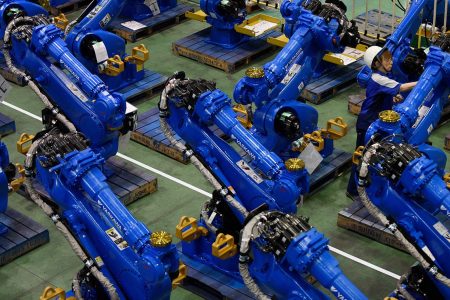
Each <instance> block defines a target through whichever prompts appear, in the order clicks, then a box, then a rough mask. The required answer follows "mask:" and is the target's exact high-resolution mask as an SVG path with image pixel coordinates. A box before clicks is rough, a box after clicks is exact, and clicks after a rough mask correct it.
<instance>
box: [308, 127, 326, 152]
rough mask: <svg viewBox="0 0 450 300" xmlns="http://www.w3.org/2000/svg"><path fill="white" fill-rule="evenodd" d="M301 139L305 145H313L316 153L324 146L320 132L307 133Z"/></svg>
mask: <svg viewBox="0 0 450 300" xmlns="http://www.w3.org/2000/svg"><path fill="white" fill-rule="evenodd" d="M303 139H304V141H305V143H306V144H308V143H310V142H311V143H313V145H314V146H315V147H316V150H317V151H319V152H320V151H322V150H323V148H324V146H325V141H324V140H323V137H322V134H321V132H320V131H318V130H316V131H313V132H312V133H307V134H305V135H304V136H303Z"/></svg>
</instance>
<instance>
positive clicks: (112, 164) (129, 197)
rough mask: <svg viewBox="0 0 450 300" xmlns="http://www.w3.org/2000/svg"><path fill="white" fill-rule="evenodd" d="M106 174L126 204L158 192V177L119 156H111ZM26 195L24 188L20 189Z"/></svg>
mask: <svg viewBox="0 0 450 300" xmlns="http://www.w3.org/2000/svg"><path fill="white" fill-rule="evenodd" d="M104 174H105V175H106V177H107V182H108V184H109V185H110V187H111V189H112V191H113V192H114V194H116V196H117V197H118V198H119V199H120V201H121V202H122V203H123V204H124V205H128V204H131V203H133V202H134V201H136V200H138V199H140V198H142V197H145V196H147V195H149V194H152V193H154V192H156V190H157V186H158V184H157V179H156V177H154V176H152V175H150V174H148V173H147V172H146V171H144V170H143V169H141V168H139V167H136V166H134V165H133V164H131V163H129V162H126V161H125V160H123V159H121V158H119V157H111V158H110V159H108V161H107V162H106V164H105V171H104ZM35 188H36V190H37V191H38V193H39V194H40V195H41V196H42V197H43V198H47V199H49V196H48V194H47V193H46V192H45V190H44V189H43V188H42V187H41V186H40V185H38V184H36V183H35ZM19 191H20V193H22V194H23V195H24V196H27V195H26V194H25V191H24V190H22V189H21V190H19Z"/></svg>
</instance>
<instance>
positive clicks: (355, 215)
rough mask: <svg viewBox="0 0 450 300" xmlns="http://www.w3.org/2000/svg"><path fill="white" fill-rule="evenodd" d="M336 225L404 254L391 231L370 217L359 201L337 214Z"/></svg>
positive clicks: (401, 245)
mask: <svg viewBox="0 0 450 300" xmlns="http://www.w3.org/2000/svg"><path fill="white" fill-rule="evenodd" d="M337 225H338V226H339V227H342V228H345V229H349V230H351V231H354V232H357V233H359V234H361V235H364V236H366V237H368V238H370V239H372V240H375V241H377V242H380V243H382V244H385V245H388V246H391V247H394V248H397V249H399V250H402V251H405V252H406V249H405V248H404V246H403V244H401V243H400V242H399V241H398V240H397V238H396V237H395V236H394V234H393V233H392V231H390V230H389V229H387V228H386V227H384V226H383V225H382V224H381V223H380V222H379V221H378V219H376V218H375V217H374V216H372V215H371V214H370V213H369V212H368V211H367V208H366V207H365V206H364V204H363V203H362V202H361V201H360V200H359V199H358V200H355V201H353V203H352V204H351V205H350V206H349V207H347V208H345V209H343V210H341V211H340V212H339V214H338V219H337Z"/></svg>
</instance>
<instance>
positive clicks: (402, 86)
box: [400, 81, 417, 92]
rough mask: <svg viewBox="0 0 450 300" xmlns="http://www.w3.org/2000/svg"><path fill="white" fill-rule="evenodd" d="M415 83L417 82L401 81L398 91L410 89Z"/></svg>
mask: <svg viewBox="0 0 450 300" xmlns="http://www.w3.org/2000/svg"><path fill="white" fill-rule="evenodd" d="M416 84H417V81H414V82H408V83H403V84H402V85H400V92H407V91H410V90H412V89H413V88H414V87H415V86H416Z"/></svg>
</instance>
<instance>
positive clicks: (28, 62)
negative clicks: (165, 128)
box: [3, 15, 180, 299]
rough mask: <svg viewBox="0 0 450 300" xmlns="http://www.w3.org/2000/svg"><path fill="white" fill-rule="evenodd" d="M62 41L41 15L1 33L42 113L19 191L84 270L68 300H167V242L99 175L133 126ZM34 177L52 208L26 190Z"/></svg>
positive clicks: (171, 256)
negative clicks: (52, 225) (50, 223)
mask: <svg viewBox="0 0 450 300" xmlns="http://www.w3.org/2000/svg"><path fill="white" fill-rule="evenodd" d="M62 37H63V33H62V32H61V31H60V30H59V29H58V28H56V27H55V26H54V25H52V24H49V23H48V19H47V18H46V17H45V16H42V15H41V16H33V17H21V16H18V17H17V18H15V19H14V20H12V21H11V22H10V23H9V24H8V26H7V27H6V29H5V34H4V46H5V48H4V51H3V54H4V56H5V59H6V61H7V64H8V66H9V67H10V69H11V70H12V71H13V72H15V73H16V74H18V75H21V76H24V78H25V79H26V82H27V83H28V85H29V86H30V87H31V88H33V90H34V91H35V92H36V93H37V94H38V96H39V97H40V98H41V99H42V100H43V101H44V103H45V104H46V106H47V108H46V109H45V110H44V118H43V120H44V123H45V125H46V129H45V130H44V131H43V132H40V133H39V134H37V135H36V137H35V138H34V140H33V143H32V145H31V147H30V148H29V150H28V151H27V152H28V153H27V156H26V163H25V175H26V180H25V187H26V189H27V191H28V193H29V195H30V196H31V198H32V199H33V200H34V201H35V202H36V203H37V204H38V205H39V206H40V207H41V208H42V209H43V210H44V212H45V213H46V214H47V215H48V216H49V217H51V218H52V220H53V221H54V222H55V224H56V226H57V228H58V229H59V230H60V231H62V233H63V234H64V236H65V237H66V239H67V240H68V242H69V244H70V245H71V246H72V248H73V249H74V251H75V253H76V254H77V255H78V256H79V258H80V259H81V260H82V261H83V263H84V265H85V268H84V269H83V270H82V271H81V272H80V273H79V274H78V275H77V277H76V278H75V279H74V282H73V288H74V291H75V293H76V296H77V298H79V299H103V298H105V297H108V298H110V299H131V298H133V299H169V297H170V291H171V285H172V281H173V280H174V279H176V278H178V279H180V278H179V277H178V275H179V261H178V253H177V251H176V248H175V246H174V245H173V244H172V243H171V237H170V235H169V234H167V233H164V232H153V233H152V232H150V231H149V230H148V229H147V228H146V227H145V226H144V224H142V223H141V222H139V221H137V220H136V219H134V217H133V216H132V215H131V214H130V213H129V212H128V211H127V209H126V208H125V207H124V206H123V204H122V203H121V202H120V200H119V199H117V197H116V196H115V195H114V193H113V192H112V191H111V189H110V187H109V186H108V184H107V183H106V177H105V176H104V175H103V173H102V168H103V164H104V161H105V159H107V158H108V157H110V156H112V155H114V154H116V152H117V146H118V138H119V134H120V133H124V132H126V131H127V130H129V129H131V128H132V126H133V124H132V123H133V122H132V121H133V119H132V118H130V119H127V117H126V116H125V101H124V100H123V99H122V98H121V97H118V96H117V95H115V94H111V93H109V92H108V90H107V88H106V86H105V84H104V83H103V82H102V81H101V80H100V79H99V78H98V77H97V76H95V75H93V74H91V73H90V72H89V71H88V70H87V69H86V68H85V67H84V66H83V65H82V64H81V63H80V62H79V61H78V60H77V59H76V58H75V57H74V56H73V55H72V54H71V52H70V51H69V50H68V49H67V46H66V44H65V42H64V41H63V40H62ZM16 66H17V67H18V68H20V69H22V70H25V71H21V70H19V69H18V68H17V67H16ZM68 74H70V75H68ZM35 83H37V84H38V85H39V86H38V85H36V84H35ZM47 96H49V97H50V99H51V100H49V99H48V98H47ZM127 121H131V122H130V124H126V123H127ZM22 146H23V145H22ZM34 176H35V177H36V178H37V180H38V182H39V183H40V184H41V185H42V186H43V187H44V189H45V190H46V192H47V193H48V194H49V195H50V197H51V199H52V202H51V203H47V202H46V201H44V200H43V199H41V197H40V196H39V194H38V193H37V192H36V190H35V189H34V187H33V184H32V180H31V178H32V177H34ZM55 207H57V209H55Z"/></svg>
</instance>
